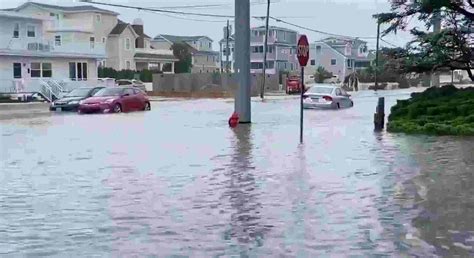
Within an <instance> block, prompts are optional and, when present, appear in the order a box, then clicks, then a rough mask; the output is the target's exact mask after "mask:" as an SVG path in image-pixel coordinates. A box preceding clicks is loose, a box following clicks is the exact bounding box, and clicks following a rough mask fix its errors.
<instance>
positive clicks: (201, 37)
mask: <svg viewBox="0 0 474 258" xmlns="http://www.w3.org/2000/svg"><path fill="white" fill-rule="evenodd" d="M163 35H166V34H158V35H156V36H155V37H154V38H153V39H156V38H157V37H161V38H163V39H164V40H166V41H168V42H169V43H173V42H172V41H170V40H168V39H167V38H166V37H164V36H163ZM167 36H172V37H177V38H180V37H199V38H198V40H200V39H203V38H207V39H209V40H210V41H211V42H214V40H213V39H211V38H210V37H208V36H176V35H167Z"/></svg>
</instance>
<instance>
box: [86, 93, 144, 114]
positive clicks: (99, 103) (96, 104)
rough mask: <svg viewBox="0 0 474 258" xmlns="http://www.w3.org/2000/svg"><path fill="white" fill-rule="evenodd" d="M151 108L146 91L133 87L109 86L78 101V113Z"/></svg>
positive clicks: (116, 111) (118, 111)
mask: <svg viewBox="0 0 474 258" xmlns="http://www.w3.org/2000/svg"><path fill="white" fill-rule="evenodd" d="M137 110H151V104H150V100H149V99H148V96H147V95H146V93H144V92H143V91H141V90H140V89H137V88H133V87H110V88H104V89H102V90H100V91H99V92H97V93H96V94H95V95H94V96H93V97H90V98H88V99H85V100H83V101H81V102H80V106H79V113H121V112H130V111H137Z"/></svg>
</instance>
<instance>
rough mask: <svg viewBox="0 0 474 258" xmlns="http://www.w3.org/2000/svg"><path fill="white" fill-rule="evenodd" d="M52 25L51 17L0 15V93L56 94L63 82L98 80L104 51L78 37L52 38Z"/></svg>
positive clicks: (100, 47) (52, 19) (14, 14)
mask: <svg viewBox="0 0 474 258" xmlns="http://www.w3.org/2000/svg"><path fill="white" fill-rule="evenodd" d="M51 22H54V18H53V17H51V18H49V17H48V18H45V17H40V16H33V15H30V14H23V13H18V12H12V11H0V82H1V85H0V87H1V88H2V89H1V91H4V92H5V91H7V92H12V91H17V92H42V93H43V94H45V95H46V94H49V95H50V94H58V91H59V90H61V87H62V86H64V84H62V85H61V84H60V83H59V82H60V81H62V80H64V79H66V80H67V79H69V80H71V81H84V80H88V79H89V78H97V65H98V63H99V61H100V60H102V59H105V47H104V46H103V45H100V44H97V45H96V44H93V43H92V42H89V41H87V40H82V41H81V40H80V38H79V37H80V36H78V35H77V34H69V35H68V34H60V36H58V35H56V36H54V37H51V36H50V35H48V34H49V31H48V28H49V27H48V25H47V24H48V23H51ZM66 35H67V36H66ZM70 86H73V83H72V84H70Z"/></svg>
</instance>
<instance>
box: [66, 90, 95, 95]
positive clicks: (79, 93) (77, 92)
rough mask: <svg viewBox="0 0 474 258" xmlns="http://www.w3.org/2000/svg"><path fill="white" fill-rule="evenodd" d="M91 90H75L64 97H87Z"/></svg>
mask: <svg viewBox="0 0 474 258" xmlns="http://www.w3.org/2000/svg"><path fill="white" fill-rule="evenodd" d="M90 91H91V89H86V88H79V89H75V90H73V91H71V92H69V93H68V94H66V97H87V95H88V94H89V92H90Z"/></svg>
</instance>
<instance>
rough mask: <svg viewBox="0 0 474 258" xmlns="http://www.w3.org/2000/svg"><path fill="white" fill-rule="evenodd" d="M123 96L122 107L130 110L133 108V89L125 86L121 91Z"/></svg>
mask: <svg viewBox="0 0 474 258" xmlns="http://www.w3.org/2000/svg"><path fill="white" fill-rule="evenodd" d="M123 94H124V96H123V97H122V108H123V109H124V110H125V111H131V110H134V109H135V106H134V105H136V104H135V100H134V99H135V94H134V93H133V89H130V88H126V89H125V90H124V91H123Z"/></svg>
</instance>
